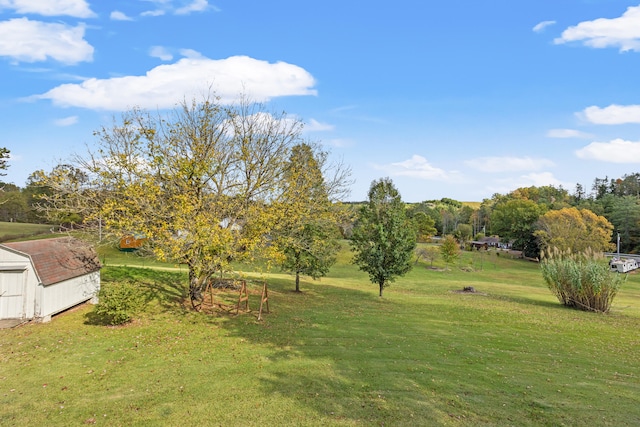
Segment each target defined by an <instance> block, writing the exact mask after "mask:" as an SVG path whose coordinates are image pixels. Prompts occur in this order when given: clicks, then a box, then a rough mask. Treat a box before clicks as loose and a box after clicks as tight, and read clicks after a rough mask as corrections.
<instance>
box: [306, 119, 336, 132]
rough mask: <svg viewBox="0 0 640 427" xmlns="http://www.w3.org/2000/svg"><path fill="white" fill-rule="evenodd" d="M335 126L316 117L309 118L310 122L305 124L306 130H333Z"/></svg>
mask: <svg viewBox="0 0 640 427" xmlns="http://www.w3.org/2000/svg"><path fill="white" fill-rule="evenodd" d="M334 128H335V126H333V125H330V124H328V123H320V122H319V121H317V120H315V119H311V120H309V123H306V124H305V125H304V130H305V131H307V132H324V131H330V130H333V129H334Z"/></svg>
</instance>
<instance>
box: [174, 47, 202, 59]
mask: <svg viewBox="0 0 640 427" xmlns="http://www.w3.org/2000/svg"><path fill="white" fill-rule="evenodd" d="M180 55H182V56H184V57H185V58H190V59H207V58H206V57H204V56H202V54H201V53H200V52H198V51H197V50H193V49H180Z"/></svg>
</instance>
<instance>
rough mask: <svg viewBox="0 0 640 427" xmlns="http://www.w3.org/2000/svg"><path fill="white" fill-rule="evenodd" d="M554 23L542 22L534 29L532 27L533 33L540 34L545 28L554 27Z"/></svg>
mask: <svg viewBox="0 0 640 427" xmlns="http://www.w3.org/2000/svg"><path fill="white" fill-rule="evenodd" d="M555 23H556V21H542V22H540V23H538V24H536V26H535V27H533V31H534V32H536V33H540V32H542V31H543V30H544V29H545V28H547V27H549V26H551V25H554V24H555Z"/></svg>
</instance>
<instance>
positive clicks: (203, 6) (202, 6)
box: [176, 0, 209, 15]
mask: <svg viewBox="0 0 640 427" xmlns="http://www.w3.org/2000/svg"><path fill="white" fill-rule="evenodd" d="M208 7H209V2H208V1H207V0H193V1H192V2H191V3H189V4H187V5H186V6H183V7H180V8H178V9H176V15H188V14H190V13H192V12H203V11H205V10H207V8H208Z"/></svg>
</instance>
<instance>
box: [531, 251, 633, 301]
mask: <svg viewBox="0 0 640 427" xmlns="http://www.w3.org/2000/svg"><path fill="white" fill-rule="evenodd" d="M542 258H543V259H542V263H541V269H542V276H543V278H544V280H545V282H546V283H547V286H548V287H549V289H550V290H551V292H553V293H554V294H555V295H556V297H557V298H558V301H560V302H561V303H562V304H564V305H566V306H568V307H573V308H577V309H579V310H585V311H596V312H601V313H606V312H608V311H609V309H610V308H611V303H612V302H613V299H614V297H615V296H616V294H617V293H618V289H619V288H620V284H621V283H622V281H623V280H624V278H623V276H622V275H619V274H618V273H612V272H611V271H610V270H609V266H608V265H607V263H606V262H605V261H604V257H603V256H602V255H599V254H596V253H594V252H593V251H590V250H587V251H585V252H582V253H578V254H572V253H569V252H561V251H558V250H557V249H555V248H554V249H550V250H547V251H545V252H543V254H542Z"/></svg>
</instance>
